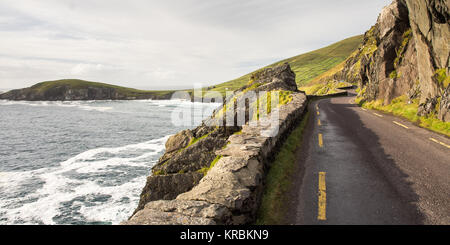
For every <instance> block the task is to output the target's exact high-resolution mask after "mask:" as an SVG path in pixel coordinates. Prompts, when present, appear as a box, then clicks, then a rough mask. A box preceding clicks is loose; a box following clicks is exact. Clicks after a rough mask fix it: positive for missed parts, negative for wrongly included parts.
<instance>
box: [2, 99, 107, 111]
mask: <svg viewBox="0 0 450 245" xmlns="http://www.w3.org/2000/svg"><path fill="white" fill-rule="evenodd" d="M96 102H98V101H95V100H92V101H11V100H0V106H10V105H24V106H40V107H47V106H59V107H72V108H77V109H81V110H86V111H102V112H104V111H108V110H112V109H113V107H105V106H97V105H95V103H96ZM102 102H105V101H102Z"/></svg>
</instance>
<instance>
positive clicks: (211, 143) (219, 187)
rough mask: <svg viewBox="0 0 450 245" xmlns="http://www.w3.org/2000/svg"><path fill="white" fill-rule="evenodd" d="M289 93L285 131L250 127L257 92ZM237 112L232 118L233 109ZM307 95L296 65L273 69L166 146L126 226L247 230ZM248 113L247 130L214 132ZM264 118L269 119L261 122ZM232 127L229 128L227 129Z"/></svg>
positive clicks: (283, 107) (283, 110)
mask: <svg viewBox="0 0 450 245" xmlns="http://www.w3.org/2000/svg"><path fill="white" fill-rule="evenodd" d="M274 90H276V91H278V90H282V91H284V93H285V94H289V100H288V102H286V103H284V104H279V106H277V107H276V108H271V113H274V111H277V112H278V115H279V119H276V120H277V122H280V127H279V133H278V134H277V135H275V136H274V137H269V136H265V135H264V134H263V133H262V132H264V131H265V130H267V129H268V128H269V127H270V125H267V124H258V125H252V126H250V125H249V123H248V121H249V119H250V116H251V115H250V112H251V110H249V108H250V105H249V104H248V103H247V104H246V105H243V104H241V105H240V104H239V103H237V102H236V100H235V99H237V101H239V98H243V97H245V96H247V95H248V94H249V92H250V91H253V92H254V91H274ZM230 107H232V108H234V110H231V112H229V111H228V110H227V109H226V108H230ZM305 107H306V96H305V95H304V94H303V93H299V92H298V90H297V86H296V84H295V74H294V72H292V70H291V69H290V67H289V65H287V64H284V65H281V66H278V67H275V68H268V69H265V70H264V71H262V72H260V73H258V74H255V76H254V77H253V78H252V81H251V82H250V83H249V84H248V85H247V86H245V87H243V88H242V89H240V90H238V91H237V92H235V94H234V96H232V97H229V98H228V99H227V101H225V103H224V106H222V107H221V108H218V109H217V110H216V111H215V112H214V113H213V115H212V116H211V117H210V118H207V119H206V120H205V121H204V122H203V123H202V125H200V126H199V127H197V128H195V129H193V130H184V131H181V132H179V133H178V134H175V135H173V136H172V137H171V138H169V139H168V141H167V142H166V152H165V154H164V155H163V156H162V157H161V158H160V159H159V162H158V163H157V164H156V165H155V167H154V168H153V169H152V173H153V174H152V175H151V176H149V177H148V178H147V183H146V185H145V187H144V189H143V190H142V194H141V199H140V202H139V206H138V208H137V209H136V211H135V213H134V214H133V216H132V217H131V218H130V220H129V221H126V222H124V223H123V224H159V225H161V224H196V225H198V224H245V223H249V222H251V221H252V220H254V218H255V215H256V211H257V208H258V206H259V203H260V199H261V195H262V190H263V180H264V173H265V170H266V169H267V167H268V164H269V163H270V159H271V156H272V155H273V153H274V152H275V151H276V150H277V147H278V145H279V144H280V143H281V142H282V140H283V139H284V137H285V136H286V135H287V134H288V133H289V131H290V130H291V129H292V128H293V127H295V125H296V123H297V122H298V121H299V120H300V119H301V116H302V114H303V111H304V109H305ZM240 110H244V111H245V113H246V115H247V116H246V119H245V123H244V125H239V124H235V125H234V126H207V125H211V122H215V123H217V122H220V121H224V120H226V117H227V115H229V113H234V117H235V118H236V116H237V113H238V112H239V111H240ZM261 120H262V119H261ZM224 125H225V124H224Z"/></svg>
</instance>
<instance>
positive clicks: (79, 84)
mask: <svg viewBox="0 0 450 245" xmlns="http://www.w3.org/2000/svg"><path fill="white" fill-rule="evenodd" d="M60 86H67V87H68V88H72V89H86V88H89V87H91V88H111V89H114V90H115V91H117V92H119V93H121V94H124V95H126V96H129V97H133V96H138V95H144V94H161V95H163V94H166V93H169V92H171V91H168V90H167V91H155V90H140V89H134V88H127V87H121V86H116V85H112V84H107V83H99V82H90V81H84V80H79V79H63V80H56V81H47V82H41V83H37V84H35V85H33V86H31V87H30V88H31V89H32V90H36V91H39V92H44V91H46V90H49V89H51V88H55V87H60Z"/></svg>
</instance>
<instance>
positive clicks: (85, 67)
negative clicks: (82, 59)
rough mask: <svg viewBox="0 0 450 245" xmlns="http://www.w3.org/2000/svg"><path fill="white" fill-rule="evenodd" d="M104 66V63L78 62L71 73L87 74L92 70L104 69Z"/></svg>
mask: <svg viewBox="0 0 450 245" xmlns="http://www.w3.org/2000/svg"><path fill="white" fill-rule="evenodd" d="M103 70H104V66H103V65H102V64H96V65H92V64H77V65H75V66H74V67H73V68H72V70H71V71H70V74H72V75H85V74H87V73H90V72H93V71H94V72H98V71H103Z"/></svg>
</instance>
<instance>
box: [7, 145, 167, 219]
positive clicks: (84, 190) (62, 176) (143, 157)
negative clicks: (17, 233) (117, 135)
mask: <svg viewBox="0 0 450 245" xmlns="http://www.w3.org/2000/svg"><path fill="white" fill-rule="evenodd" d="M168 137H169V136H166V137H164V138H161V139H157V140H151V141H148V142H143V143H139V144H132V145H127V146H123V147H117V148H98V149H92V150H89V151H86V152H83V153H80V154H78V155H76V156H74V157H72V158H70V159H68V160H66V161H64V162H62V163H61V164H60V166H58V167H53V168H44V169H38V170H33V171H26V172H1V173H0V192H8V191H13V190H15V188H17V187H18V186H20V185H23V184H24V183H27V182H29V181H30V180H31V179H32V178H34V179H35V178H36V177H37V178H39V179H41V180H42V182H43V185H42V187H41V188H39V189H37V190H36V191H35V192H33V193H30V194H27V195H25V196H23V197H19V198H14V199H5V198H0V214H1V213H3V214H2V216H3V217H4V218H6V219H7V220H0V223H5V224H6V223H7V224H11V223H26V224H36V223H44V224H55V220H54V218H55V217H57V216H58V215H62V213H61V210H62V208H63V204H64V203H66V205H67V203H68V202H71V201H73V200H74V199H75V198H85V199H86V198H87V199H89V198H92V196H93V195H102V196H107V197H108V199H107V200H106V201H95V200H94V201H92V202H93V203H92V202H89V205H86V203H84V202H83V201H79V202H74V203H73V204H72V205H79V206H80V208H79V210H78V212H79V213H81V214H82V215H83V217H84V219H85V221H87V222H111V223H112V224H118V223H119V222H120V221H123V220H126V219H127V218H128V217H129V216H130V215H131V213H132V211H133V209H134V208H135V207H136V206H137V202H138V201H139V194H140V191H141V189H142V187H143V185H144V184H145V179H146V175H147V174H145V175H142V176H137V177H134V178H132V179H130V180H127V181H125V182H124V183H122V184H119V185H117V184H114V185H101V184H99V183H98V182H97V181H96V178H95V177H94V178H91V179H77V178H76V177H75V178H73V176H77V175H80V174H100V175H101V174H102V173H105V174H106V173H109V174H111V171H112V170H114V171H116V172H117V171H119V172H120V171H121V170H120V169H117V168H116V167H118V166H125V167H130V166H131V167H133V166H134V167H146V168H148V169H150V167H151V166H152V165H153V164H154V163H155V162H149V161H148V158H149V157H152V156H155V155H156V154H159V153H161V152H162V151H163V150H164V143H165V142H166V140H167V139H168ZM136 152H141V154H140V155H138V156H136V155H133V157H129V158H127V157H119V156H117V155H119V154H120V155H122V156H123V155H126V154H127V153H136ZM101 154H109V155H111V157H109V158H105V157H100V158H98V157H97V156H98V155H101ZM122 171H123V170H122ZM71 174H72V175H71ZM110 177H111V178H114V176H110ZM124 198H125V199H128V200H129V202H128V203H126V202H124V201H123V199H124ZM15 203H16V204H19V205H14V204H15ZM20 203H23V205H20Z"/></svg>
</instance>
